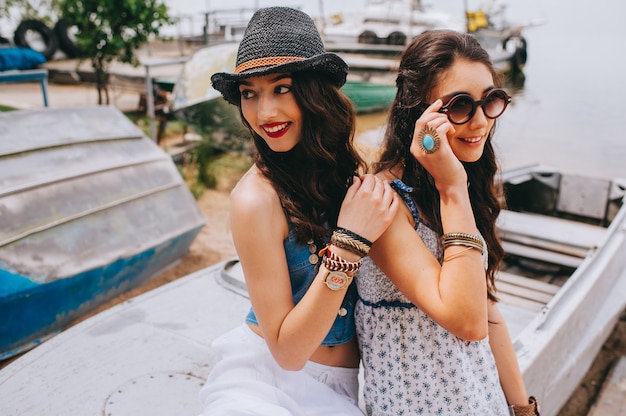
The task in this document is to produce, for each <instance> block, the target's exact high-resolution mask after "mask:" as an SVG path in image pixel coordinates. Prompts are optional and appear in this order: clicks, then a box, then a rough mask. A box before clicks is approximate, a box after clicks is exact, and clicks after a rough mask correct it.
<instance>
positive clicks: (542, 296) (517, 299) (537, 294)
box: [496, 271, 560, 314]
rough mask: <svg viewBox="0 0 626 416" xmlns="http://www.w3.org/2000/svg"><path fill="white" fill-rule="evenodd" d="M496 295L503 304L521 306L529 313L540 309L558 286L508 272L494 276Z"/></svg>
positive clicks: (557, 289)
mask: <svg viewBox="0 0 626 416" xmlns="http://www.w3.org/2000/svg"><path fill="white" fill-rule="evenodd" d="M496 288H497V290H498V292H497V296H498V297H499V298H500V301H501V302H502V303H503V304H505V305H512V306H517V307H519V308H522V309H524V310H526V311H529V312H531V313H533V314H534V313H537V312H539V311H541V309H542V308H543V307H544V305H545V304H547V303H548V302H549V301H550V299H552V297H553V296H554V295H555V294H556V293H557V292H558V291H559V289H560V287H559V286H557V285H553V284H550V283H546V282H542V281H539V280H534V279H530V278H528V277H524V276H519V275H516V274H513V273H508V272H502V271H500V272H498V274H497V276H496Z"/></svg>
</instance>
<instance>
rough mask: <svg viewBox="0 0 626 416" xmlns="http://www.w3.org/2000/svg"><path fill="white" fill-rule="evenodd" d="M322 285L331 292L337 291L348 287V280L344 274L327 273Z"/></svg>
mask: <svg viewBox="0 0 626 416" xmlns="http://www.w3.org/2000/svg"><path fill="white" fill-rule="evenodd" d="M324 283H326V286H328V287H329V288H330V289H331V290H339V289H343V288H344V287H346V286H348V284H349V283H350V278H349V277H348V275H347V274H345V273H344V272H337V271H329V272H328V274H327V275H326V278H325V279H324Z"/></svg>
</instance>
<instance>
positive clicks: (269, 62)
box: [235, 56, 305, 74]
mask: <svg viewBox="0 0 626 416" xmlns="http://www.w3.org/2000/svg"><path fill="white" fill-rule="evenodd" d="M304 59H305V58H300V57H297V56H273V57H266V58H259V59H253V60H251V61H248V62H244V63H243V64H241V65H239V66H238V67H237V68H235V74H240V73H242V72H244V71H247V70H249V69H254V68H262V67H266V66H274V65H282V64H286V63H289V62H294V61H303V60H304Z"/></svg>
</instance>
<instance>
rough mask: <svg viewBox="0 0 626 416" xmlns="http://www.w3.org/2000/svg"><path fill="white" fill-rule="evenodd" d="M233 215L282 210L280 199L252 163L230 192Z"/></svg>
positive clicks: (258, 214) (255, 214)
mask: <svg viewBox="0 0 626 416" xmlns="http://www.w3.org/2000/svg"><path fill="white" fill-rule="evenodd" d="M230 202H231V210H232V214H233V215H249V214H252V215H253V216H255V217H258V216H260V215H263V214H264V213H268V214H270V213H273V212H275V211H276V210H278V211H280V212H282V209H281V206H280V200H279V198H278V194H277V193H276V190H275V189H274V187H273V186H272V184H271V183H270V181H269V180H268V179H267V178H266V177H265V176H263V175H262V174H261V172H260V171H259V170H258V169H257V167H256V166H255V165H253V166H252V167H251V168H250V169H248V171H247V172H246V173H245V174H244V175H243V177H242V178H241V179H240V180H239V182H238V183H237V185H235V187H234V188H233V190H232V191H231V193H230Z"/></svg>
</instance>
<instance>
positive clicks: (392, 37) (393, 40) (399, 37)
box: [387, 32, 406, 46]
mask: <svg viewBox="0 0 626 416" xmlns="http://www.w3.org/2000/svg"><path fill="white" fill-rule="evenodd" d="M387 44H388V45H401V46H404V45H405V44H406V35H405V34H404V33H402V32H391V33H390V34H389V36H388V37H387Z"/></svg>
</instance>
